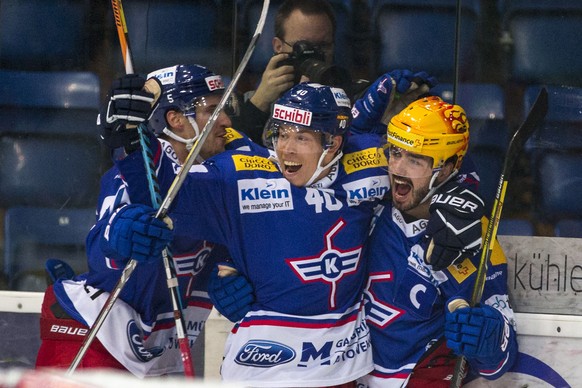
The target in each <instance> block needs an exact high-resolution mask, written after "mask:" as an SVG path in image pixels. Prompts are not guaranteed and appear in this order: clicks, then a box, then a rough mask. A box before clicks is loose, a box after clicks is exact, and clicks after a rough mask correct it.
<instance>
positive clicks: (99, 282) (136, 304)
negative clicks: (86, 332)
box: [54, 129, 253, 377]
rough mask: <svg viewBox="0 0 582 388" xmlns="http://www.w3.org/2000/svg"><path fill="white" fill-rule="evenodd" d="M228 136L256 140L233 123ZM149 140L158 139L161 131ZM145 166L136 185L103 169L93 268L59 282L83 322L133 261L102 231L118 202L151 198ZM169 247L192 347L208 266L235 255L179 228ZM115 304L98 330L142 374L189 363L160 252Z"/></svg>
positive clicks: (161, 150) (203, 309) (232, 143)
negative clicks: (118, 254)
mask: <svg viewBox="0 0 582 388" xmlns="http://www.w3.org/2000/svg"><path fill="white" fill-rule="evenodd" d="M227 137H228V139H227V147H230V148H241V149H252V147H253V144H252V143H251V142H250V140H249V139H248V137H246V136H245V135H244V134H242V133H239V132H237V131H235V130H233V129H227ZM150 140H151V141H154V142H155V144H156V145H157V144H158V142H157V140H156V139H155V137H152V138H151V139H150ZM162 155H164V156H163V158H164V160H166V161H168V162H169V163H170V164H171V165H172V166H173V168H176V167H175V166H179V163H178V160H177V157H176V154H175V152H174V150H173V148H172V146H171V145H170V143H169V142H167V141H163V140H160V143H159V147H157V148H156V153H155V155H154V158H155V159H156V160H159V159H161V158H162ZM141 168H142V171H141V172H140V173H139V174H140V175H136V176H133V177H132V178H134V179H133V184H134V185H136V186H138V187H131V188H130V187H129V185H128V182H127V181H126V180H125V179H124V177H123V175H122V174H121V172H120V171H119V169H118V168H117V167H115V166H114V167H113V168H111V169H110V170H109V171H107V172H106V173H105V174H104V176H103V177H102V179H101V190H100V194H99V201H98V206H97V222H96V224H95V225H94V226H93V228H92V229H91V231H90V232H89V235H88V236H87V257H88V267H89V271H88V272H87V273H85V274H82V275H79V276H77V277H76V278H75V279H74V280H73V281H64V282H63V281H60V282H57V283H56V284H55V286H54V290H55V295H56V297H57V300H59V302H60V304H61V305H62V306H63V307H64V308H65V310H66V311H68V312H69V314H70V315H71V316H72V317H73V318H75V319H76V320H78V321H80V322H82V323H84V324H87V325H92V324H93V322H94V320H95V318H96V316H97V314H98V313H99V311H100V310H101V308H102V306H103V302H104V299H105V298H104V297H103V296H106V295H107V293H108V292H110V291H111V290H113V288H114V287H115V285H116V283H117V282H118V280H119V278H120V275H121V270H122V269H123V268H124V267H125V264H126V263H127V260H121V261H117V260H114V259H112V258H109V257H107V256H105V255H104V254H103V252H102V250H101V246H100V242H101V236H102V234H103V231H104V229H105V227H106V226H107V223H108V219H109V217H110V216H111V215H112V214H113V212H114V211H115V210H116V209H118V208H119V207H121V206H123V205H126V204H129V203H141V204H147V205H149V206H153V204H152V203H151V197H150V194H149V189H148V187H147V180H146V175H145V168H144V166H143V165H142V166H141ZM165 178H173V177H163V176H160V179H161V180H163V181H164V179H165ZM168 180H169V179H165V181H168ZM164 194H165V193H164V191H163V189H162V195H164ZM169 249H170V251H171V253H172V257H173V265H174V268H175V270H176V275H177V280H178V284H179V290H180V294H181V300H182V304H183V316H184V319H185V323H186V329H187V335H188V338H189V339H190V347H191V348H192V347H193V345H194V342H195V340H196V339H197V338H198V335H199V334H200V332H201V330H202V329H203V328H204V325H205V322H206V319H207V317H208V315H209V314H210V311H211V309H212V303H211V302H210V299H209V297H208V291H207V288H208V280H209V277H210V273H211V271H212V269H213V267H214V264H215V263H217V262H221V261H227V260H228V259H229V255H228V251H227V250H226V248H224V247H223V246H220V245H216V244H214V243H211V242H208V241H204V240H202V239H197V238H191V237H190V236H187V237H180V236H176V237H175V238H174V239H173V240H172V242H171V244H170V246H169ZM113 311H116V313H111V314H109V316H108V318H107V320H106V322H107V323H106V324H104V327H103V328H102V329H100V330H99V332H98V338H99V340H100V341H101V342H102V343H103V344H104V345H105V346H106V348H107V350H108V351H109V352H110V353H111V354H112V355H113V356H114V357H116V358H117V359H118V360H119V361H120V362H121V363H122V364H123V365H124V366H126V367H127V368H128V369H129V370H130V371H131V372H132V373H134V374H136V375H137V376H140V377H142V376H156V375H161V374H168V373H178V372H181V371H183V364H182V362H181V361H180V353H179V350H178V348H177V337H176V331H175V322H174V316H173V311H174V310H173V306H172V302H171V298H170V294H169V291H168V286H167V280H166V275H165V268H164V265H163V262H162V261H161V260H160V261H158V262H156V263H148V264H138V265H137V266H136V268H135V270H134V271H133V273H132V275H131V277H130V278H129V280H128V282H127V284H126V285H125V286H124V288H123V290H122V291H121V293H120V296H119V300H118V301H117V302H116V307H115V310H113ZM131 321H134V322H135V323H136V325H135V326H133V325H131V328H132V330H130V329H129V327H130V325H129V324H128V322H131ZM124 327H128V330H127V331H125V330H123V328H124ZM120 328H121V329H120ZM120 333H121V335H120ZM136 334H137V336H136Z"/></svg>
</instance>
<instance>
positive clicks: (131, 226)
mask: <svg viewBox="0 0 582 388" xmlns="http://www.w3.org/2000/svg"><path fill="white" fill-rule="evenodd" d="M154 213H155V212H154V209H153V208H150V207H148V206H145V205H139V204H132V205H126V206H124V207H122V208H119V209H117V210H116V211H115V212H114V213H113V214H112V215H111V216H110V217H109V223H108V224H107V226H106V228H105V232H104V233H103V236H102V238H101V247H102V249H103V252H104V253H105V255H106V256H108V257H111V258H114V259H118V260H122V261H126V260H128V259H135V260H136V261H138V262H140V263H141V262H145V263H148V262H153V261H156V260H159V259H161V257H162V251H163V249H164V248H165V247H166V246H167V245H168V243H169V242H170V241H171V240H172V236H173V232H172V230H171V229H170V227H169V226H168V225H167V224H166V223H165V222H163V221H161V220H159V219H157V218H155V217H154Z"/></svg>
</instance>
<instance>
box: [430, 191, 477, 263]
mask: <svg viewBox="0 0 582 388" xmlns="http://www.w3.org/2000/svg"><path fill="white" fill-rule="evenodd" d="M483 212H484V204H483V200H482V199H481V198H479V196H477V195H476V194H475V193H473V192H472V191H471V190H469V189H467V188H464V187H462V186H459V184H458V183H457V182H449V183H447V184H445V185H444V186H443V187H441V188H439V189H438V191H437V192H436V194H434V195H433V196H432V200H431V204H430V218H429V221H428V226H427V228H426V235H425V236H424V240H423V243H424V247H425V252H426V253H425V259H424V260H425V262H426V263H427V264H430V265H431V266H432V268H433V270H435V271H440V270H443V269H445V268H447V267H448V266H449V265H451V264H455V263H458V262H461V261H462V260H464V259H465V258H468V257H473V256H474V255H475V254H477V252H479V250H480V249H481V217H483Z"/></svg>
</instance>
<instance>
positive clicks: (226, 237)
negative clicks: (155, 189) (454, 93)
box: [110, 84, 388, 387]
mask: <svg viewBox="0 0 582 388" xmlns="http://www.w3.org/2000/svg"><path fill="white" fill-rule="evenodd" d="M349 123H350V102H349V98H348V97H347V95H346V94H345V92H344V91H343V90H341V89H336V88H330V87H326V86H322V85H317V84H300V85H298V86H296V87H294V88H293V89H292V90H290V91H289V92H288V93H286V94H285V95H284V96H283V97H282V98H281V99H279V100H278V101H277V104H275V106H274V108H273V112H272V116H271V119H270V122H269V124H268V126H267V127H266V138H267V139H269V141H271V142H272V144H273V149H274V150H275V152H274V153H273V152H271V151H269V150H268V149H264V150H263V152H262V153H261V154H259V153H257V152H255V153H250V152H249V153H245V152H225V153H223V154H220V155H217V156H215V157H213V158H211V159H209V160H208V161H206V162H205V163H204V164H202V165H199V166H196V167H194V168H193V169H192V170H191V172H190V174H189V176H188V177H187V179H186V180H185V182H184V185H183V187H182V188H181V190H180V193H179V194H178V196H177V197H176V200H175V202H174V204H173V206H172V208H171V209H170V212H169V215H170V217H171V218H172V220H173V224H174V230H173V233H174V235H175V236H187V237H190V238H191V237H192V236H197V237H198V238H201V239H207V240H211V241H215V242H217V243H220V244H224V245H226V246H227V247H228V250H229V252H230V253H231V256H232V260H233V265H234V267H235V268H236V269H237V270H238V271H239V272H240V273H242V274H244V275H245V276H246V277H247V278H248V279H250V282H251V284H252V285H253V288H254V292H255V295H256V300H255V303H254V304H253V306H252V308H251V311H249V312H248V313H247V314H246V316H245V317H243V318H242V320H241V321H240V322H238V323H237V324H236V325H235V327H234V328H233V330H232V332H231V334H230V336H229V339H228V341H227V345H226V350H225V358H224V362H223V365H222V368H221V373H222V377H223V379H225V380H227V381H244V382H245V384H249V385H252V386H268V387H274V386H280V387H290V386H297V385H301V386H312V387H313V386H315V387H322V386H335V385H340V384H344V383H350V382H352V381H354V380H355V379H356V378H357V377H360V376H362V375H365V374H366V373H368V372H369V371H370V370H371V367H372V358H371V351H370V347H369V331H368V328H367V325H366V323H365V321H364V319H363V317H364V312H363V305H362V287H363V286H364V282H365V266H364V265H363V263H362V262H361V251H362V245H363V243H364V241H365V239H366V237H367V234H368V228H369V222H370V220H371V218H372V215H373V209H374V206H375V204H376V203H377V201H378V200H379V199H380V198H381V197H382V196H383V195H384V194H385V193H386V192H387V190H388V186H387V182H388V180H387V176H386V173H385V169H386V167H387V166H386V160H385V158H384V155H383V152H382V149H381V148H379V147H380V146H381V138H380V137H379V136H376V135H369V136H365V135H363V136H358V137H353V138H349V139H346V138H344V135H345V132H346V130H347V128H348V126H349ZM344 143H345V144H344ZM140 158H141V156H140V154H139V153H136V152H134V153H132V154H130V155H129V156H128V157H127V158H125V159H124V160H122V161H119V162H117V165H118V166H119V168H120V170H121V171H122V172H123V174H124V177H126V179H128V183H129V186H130V187H131V186H132V179H133V178H132V177H135V178H136V179H137V178H138V177H139V174H137V173H134V170H135V169H136V168H137V169H139V166H140V165H141V163H142V161H141V160H139V159H140ZM158 170H159V174H160V176H163V175H165V174H168V175H172V174H173V170H171V165H169V164H168V163H166V162H165V161H164V160H161V163H160V164H159V166H158ZM130 194H131V193H130ZM117 233H121V234H123V230H122V229H117V228H116V227H115V218H113V223H112V226H111V229H110V235H111V234H117Z"/></svg>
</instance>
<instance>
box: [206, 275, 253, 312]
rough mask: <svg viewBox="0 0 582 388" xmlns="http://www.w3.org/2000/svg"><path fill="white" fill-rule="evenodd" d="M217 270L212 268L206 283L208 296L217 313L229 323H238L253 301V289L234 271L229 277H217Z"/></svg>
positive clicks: (245, 279)
mask: <svg viewBox="0 0 582 388" xmlns="http://www.w3.org/2000/svg"><path fill="white" fill-rule="evenodd" d="M218 272H219V269H218V268H214V270H213V271H212V273H211V275H210V280H209V283H208V295H209V296H210V300H211V301H212V303H213V304H214V307H215V308H216V310H218V312H220V313H221V314H222V315H224V316H225V317H226V318H227V319H228V320H229V321H231V322H238V321H240V320H241V319H243V318H244V316H245V315H246V314H247V312H249V310H250V309H251V305H252V303H253V302H254V301H255V296H254V294H253V287H252V286H251V284H250V283H249V281H248V280H247V278H245V277H244V276H243V275H240V274H239V273H238V272H236V270H234V271H233V272H232V274H230V275H226V276H219V274H218Z"/></svg>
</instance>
